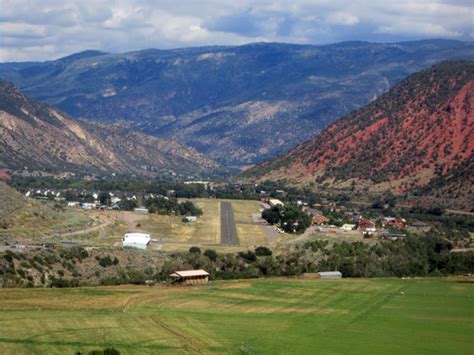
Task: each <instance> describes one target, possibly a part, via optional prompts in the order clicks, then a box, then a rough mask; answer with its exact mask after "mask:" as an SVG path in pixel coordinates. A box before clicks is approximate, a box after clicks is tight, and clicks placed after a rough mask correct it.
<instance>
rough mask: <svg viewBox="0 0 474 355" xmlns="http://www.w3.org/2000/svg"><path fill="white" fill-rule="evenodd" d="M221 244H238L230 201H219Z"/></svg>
mask: <svg viewBox="0 0 474 355" xmlns="http://www.w3.org/2000/svg"><path fill="white" fill-rule="evenodd" d="M221 245H225V246H231V245H239V239H238V238H237V228H236V227H235V221H234V215H233V213H232V204H231V203H230V202H221Z"/></svg>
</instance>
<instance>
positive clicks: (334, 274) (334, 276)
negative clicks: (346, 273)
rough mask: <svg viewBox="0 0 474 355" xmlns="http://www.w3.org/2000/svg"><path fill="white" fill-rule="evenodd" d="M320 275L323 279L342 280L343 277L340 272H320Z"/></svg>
mask: <svg viewBox="0 0 474 355" xmlns="http://www.w3.org/2000/svg"><path fill="white" fill-rule="evenodd" d="M318 275H319V278H321V279H340V278H341V277H342V274H341V272H340V271H322V272H318Z"/></svg>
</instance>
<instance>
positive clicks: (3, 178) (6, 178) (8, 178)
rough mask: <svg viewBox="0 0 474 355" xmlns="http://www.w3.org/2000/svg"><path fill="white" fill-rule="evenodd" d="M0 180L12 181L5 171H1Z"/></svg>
mask: <svg viewBox="0 0 474 355" xmlns="http://www.w3.org/2000/svg"><path fill="white" fill-rule="evenodd" d="M0 180H10V175H8V174H7V172H6V171H5V170H2V169H0Z"/></svg>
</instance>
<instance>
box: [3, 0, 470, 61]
mask: <svg viewBox="0 0 474 355" xmlns="http://www.w3.org/2000/svg"><path fill="white" fill-rule="evenodd" d="M472 4H473V1H472V0H453V1H451V0H437V1H432V0H396V1H393V0H380V1H367V0H254V1H250V0H231V1H229V0H199V1H192V0H188V1H184V0H80V1H78V0H36V1H32V0H0V62H6V61H30V60H31V61H33V60H34V61H38V60H50V59H56V58H59V57H62V56H66V55H69V54H72V53H76V52H79V51H82V50H85V49H97V50H102V51H106V52H113V53H117V52H127V51H133V50H140V49H145V48H162V49H166V48H180V47H191V46H204V45H241V44H245V43H251V42H286V43H300V44H328V43H334V42H342V41H351V40H363V41H373V42H397V41H406V40H416V39H426V38H446V39H458V40H464V41H474V29H473V27H474V5H472Z"/></svg>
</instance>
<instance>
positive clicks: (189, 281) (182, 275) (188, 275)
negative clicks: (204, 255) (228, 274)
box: [170, 270, 209, 285]
mask: <svg viewBox="0 0 474 355" xmlns="http://www.w3.org/2000/svg"><path fill="white" fill-rule="evenodd" d="M170 277H172V278H173V279H174V281H173V283H176V284H182V285H196V284H207V283H208V282H209V273H208V272H207V271H204V270H184V271H175V272H173V273H172V274H171V275H170Z"/></svg>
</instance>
